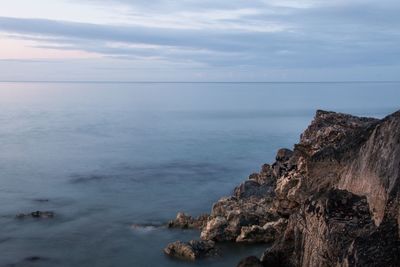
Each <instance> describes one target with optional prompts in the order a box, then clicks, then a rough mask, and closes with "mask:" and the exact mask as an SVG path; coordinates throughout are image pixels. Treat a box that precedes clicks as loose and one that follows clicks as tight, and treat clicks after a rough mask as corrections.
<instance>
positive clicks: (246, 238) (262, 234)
mask: <svg viewBox="0 0 400 267" xmlns="http://www.w3.org/2000/svg"><path fill="white" fill-rule="evenodd" d="M286 223H287V221H286V220H285V219H279V220H278V221H274V222H268V223H266V224H265V225H264V226H262V227H261V226H259V225H252V226H244V227H242V229H241V232H240V235H239V236H238V237H237V238H236V242H245V243H271V242H273V241H275V239H276V238H277V236H278V235H279V234H281V233H282V231H283V230H284V228H285V226H286Z"/></svg>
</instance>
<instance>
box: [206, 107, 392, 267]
mask: <svg viewBox="0 0 400 267" xmlns="http://www.w3.org/2000/svg"><path fill="white" fill-rule="evenodd" d="M399 225H400V111H399V112H396V113H394V114H392V115H389V116H388V117H386V118H384V119H382V120H378V119H374V118H360V117H355V116H351V115H347V114H340V113H335V112H327V111H317V113H316V116H315V118H314V120H313V121H312V123H311V124H310V126H309V127H308V128H307V129H306V130H305V131H304V133H303V134H302V135H301V138H300V142H299V143H298V144H296V145H295V146H294V149H293V151H292V150H289V149H281V150H279V151H278V153H277V156H276V161H275V162H274V163H273V164H271V165H269V164H265V165H263V167H262V169H261V171H260V173H255V174H252V175H250V177H249V180H247V181H245V182H243V183H242V184H241V185H239V186H238V187H237V188H236V189H235V190H234V193H233V195H232V196H230V197H227V198H223V199H221V200H219V201H218V202H217V203H215V204H214V206H213V208H212V212H211V214H210V216H209V217H208V218H207V220H206V222H205V223H204V224H203V226H202V232H201V238H202V239H204V240H214V241H235V242H248V243H254V242H264V243H270V244H271V246H270V248H269V249H268V250H267V251H265V253H264V254H263V255H262V257H261V263H262V264H263V265H264V266H304V267H306V266H400V236H399V232H400V229H399ZM251 259H252V260H253V261H254V258H251ZM241 264H243V262H242V263H241ZM257 266H258V265H257Z"/></svg>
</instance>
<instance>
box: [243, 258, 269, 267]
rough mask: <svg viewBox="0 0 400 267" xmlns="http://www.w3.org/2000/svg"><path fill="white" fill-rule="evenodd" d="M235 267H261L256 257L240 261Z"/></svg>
mask: <svg viewBox="0 0 400 267" xmlns="http://www.w3.org/2000/svg"><path fill="white" fill-rule="evenodd" d="M237 267H263V265H262V263H261V261H260V260H259V259H258V258H257V257H256V256H249V257H247V258H244V259H242V260H241V261H240V262H239V263H238V265H237Z"/></svg>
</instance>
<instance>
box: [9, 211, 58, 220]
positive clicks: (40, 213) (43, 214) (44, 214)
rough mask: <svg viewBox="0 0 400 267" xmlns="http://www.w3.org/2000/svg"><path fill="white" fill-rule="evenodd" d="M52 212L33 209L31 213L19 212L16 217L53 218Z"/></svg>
mask: <svg viewBox="0 0 400 267" xmlns="http://www.w3.org/2000/svg"><path fill="white" fill-rule="evenodd" d="M54 215H55V214H54V212H53V211H33V212H31V213H27V214H24V213H21V214H18V215H17V216H16V217H17V218H18V219H24V218H27V217H31V218H53V217H54Z"/></svg>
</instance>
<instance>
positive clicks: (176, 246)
mask: <svg viewBox="0 0 400 267" xmlns="http://www.w3.org/2000/svg"><path fill="white" fill-rule="evenodd" d="M164 252H165V254H167V255H169V256H171V257H175V258H180V259H185V260H192V261H193V260H197V259H199V258H202V257H208V256H216V255H218V251H217V250H216V248H215V242H213V241H210V240H208V241H199V240H191V241H189V242H187V243H186V242H181V241H176V242H173V243H170V244H168V246H167V247H166V248H165V249H164Z"/></svg>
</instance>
